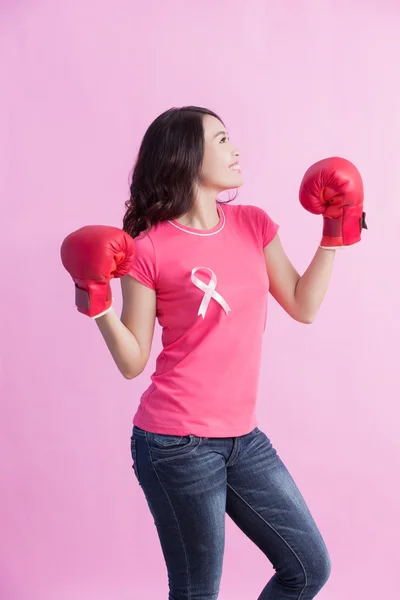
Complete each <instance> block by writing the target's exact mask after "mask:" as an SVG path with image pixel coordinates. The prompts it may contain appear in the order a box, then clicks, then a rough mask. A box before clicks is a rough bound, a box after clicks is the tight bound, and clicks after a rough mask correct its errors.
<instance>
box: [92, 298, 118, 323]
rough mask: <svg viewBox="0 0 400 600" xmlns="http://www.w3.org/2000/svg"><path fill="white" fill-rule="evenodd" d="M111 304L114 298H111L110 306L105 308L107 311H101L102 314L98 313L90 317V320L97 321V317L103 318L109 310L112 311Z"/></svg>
mask: <svg viewBox="0 0 400 600" xmlns="http://www.w3.org/2000/svg"><path fill="white" fill-rule="evenodd" d="M113 303H114V298H112V301H111V306H109V307H108V308H107V310H105V311H103V312H102V313H100V314H99V315H95V316H94V317H90V318H91V319H98V318H99V317H103V316H104V315H106V314H107V313H108V312H110V310H111V309H112V307H113Z"/></svg>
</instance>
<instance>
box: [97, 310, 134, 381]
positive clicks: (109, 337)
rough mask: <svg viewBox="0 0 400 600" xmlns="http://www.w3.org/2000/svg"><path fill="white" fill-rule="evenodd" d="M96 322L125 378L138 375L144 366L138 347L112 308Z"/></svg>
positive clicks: (131, 334)
mask: <svg viewBox="0 0 400 600" xmlns="http://www.w3.org/2000/svg"><path fill="white" fill-rule="evenodd" d="M96 323H97V326H98V328H99V329H100V332H101V334H102V336H103V338H104V341H105V342H106V344H107V347H108V349H109V351H110V353H111V356H112V357H113V359H114V362H115V364H116V365H117V367H118V369H119V371H120V372H121V373H122V375H123V376H124V377H125V378H126V379H133V378H134V377H137V375H140V373H141V372H142V370H143V367H144V361H143V359H142V355H141V351H140V347H139V344H138V341H137V339H136V338H135V336H134V335H133V333H132V332H131V331H130V330H129V329H128V328H127V327H126V326H125V325H124V324H123V323H122V321H121V319H120V318H119V317H118V315H117V313H116V312H115V310H114V309H113V308H112V309H111V310H110V311H109V312H107V313H106V314H105V315H103V316H102V317H99V318H98V319H96Z"/></svg>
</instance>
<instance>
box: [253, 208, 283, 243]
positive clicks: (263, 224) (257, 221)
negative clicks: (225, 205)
mask: <svg viewBox="0 0 400 600" xmlns="http://www.w3.org/2000/svg"><path fill="white" fill-rule="evenodd" d="M246 208H247V212H248V214H249V218H250V219H251V221H252V226H253V227H254V229H255V232H256V234H257V237H258V238H259V240H260V243H261V244H262V247H263V248H265V247H266V246H268V244H269V243H270V242H271V241H272V240H273V239H274V237H275V236H276V234H277V233H278V229H279V225H277V224H276V223H275V222H274V221H273V220H272V219H271V217H270V216H269V215H268V214H267V213H266V212H265V210H263V209H262V208H260V207H259V206H247V207H246Z"/></svg>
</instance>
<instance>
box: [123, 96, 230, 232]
mask: <svg viewBox="0 0 400 600" xmlns="http://www.w3.org/2000/svg"><path fill="white" fill-rule="evenodd" d="M205 115H211V116H212V117H215V118H217V119H218V120H219V121H221V123H223V121H222V120H221V118H220V117H219V116H218V115H217V114H215V113H214V112H213V111H211V110H208V109H206V108H200V107H198V106H184V107H182V108H171V109H169V110H167V111H165V112H164V113H162V114H161V115H160V116H158V117H157V118H156V119H155V120H154V121H153V123H151V125H150V126H149V128H148V129H147V131H146V133H145V135H144V137H143V140H142V143H141V145H140V149H139V153H138V157H137V160H136V163H135V166H134V169H133V174H132V180H131V183H130V198H129V200H127V201H126V202H125V208H126V212H125V215H124V217H123V230H124V231H126V232H127V233H129V234H130V235H131V236H132V237H133V238H135V237H137V236H138V235H139V234H140V233H141V232H142V231H145V230H148V229H150V228H151V227H152V226H154V225H156V224H157V223H159V222H161V221H167V220H169V219H177V218H179V217H181V216H182V215H184V214H185V213H186V212H188V211H189V210H190V209H191V207H192V206H193V202H194V199H195V198H194V194H195V184H196V182H197V181H198V178H199V174H200V170H201V166H202V162H203V155H204V129H203V118H204V116H205ZM230 201H231V200H228V202H230ZM221 203H224V202H221Z"/></svg>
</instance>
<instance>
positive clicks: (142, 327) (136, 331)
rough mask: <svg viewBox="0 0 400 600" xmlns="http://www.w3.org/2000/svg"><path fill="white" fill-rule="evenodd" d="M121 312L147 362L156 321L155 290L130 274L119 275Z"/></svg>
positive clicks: (122, 319)
mask: <svg viewBox="0 0 400 600" xmlns="http://www.w3.org/2000/svg"><path fill="white" fill-rule="evenodd" d="M121 289H122V298H123V306H122V314H121V321H122V323H123V324H124V325H125V327H127V328H128V329H129V330H130V331H131V332H132V333H133V335H134V336H135V338H136V340H137V342H138V344H139V347H140V351H141V354H142V357H143V361H144V365H143V368H144V366H145V364H146V363H147V361H148V359H149V356H150V351H151V345H152V341H153V334H154V327H155V321H156V292H155V290H153V289H151V288H149V287H147V286H145V285H143V284H142V283H140V282H139V281H137V280H136V279H134V278H133V277H131V276H130V275H125V277H121Z"/></svg>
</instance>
